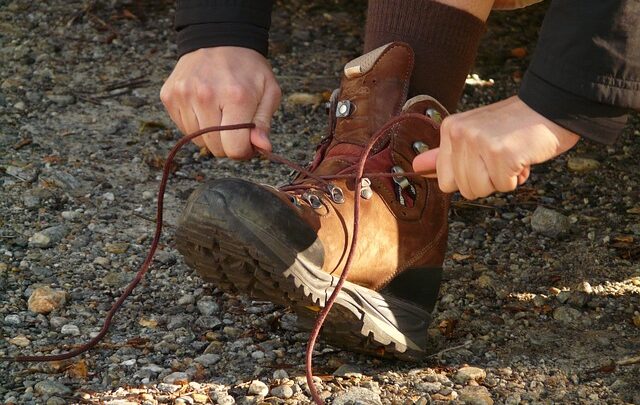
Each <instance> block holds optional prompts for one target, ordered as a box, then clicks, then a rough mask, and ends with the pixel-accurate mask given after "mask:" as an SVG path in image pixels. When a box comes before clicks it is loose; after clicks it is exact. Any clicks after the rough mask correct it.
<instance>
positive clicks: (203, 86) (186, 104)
mask: <svg viewBox="0 0 640 405" xmlns="http://www.w3.org/2000/svg"><path fill="white" fill-rule="evenodd" d="M281 95H282V92H281V90H280V87H279V86H278V83H277V82H276V79H275V76H274V75H273V71H272V70H271V65H270V64H269V62H268V61H267V60H266V59H265V57H264V56H262V55H261V54H260V53H258V52H256V51H254V50H252V49H248V48H240V47H232V46H224V47H216V48H202V49H198V50H196V51H193V52H190V53H187V54H185V55H183V56H182V57H181V58H180V59H179V60H178V63H177V64H176V66H175V68H174V69H173V72H172V73H171V75H170V76H169V78H168V79H167V81H166V82H165V83H164V85H163V86H162V90H161V91H160V98H161V99H162V103H163V104H164V106H165V107H166V109H167V112H168V113H169V115H170V116H171V119H172V120H173V122H175V123H176V125H177V126H178V128H179V129H180V130H181V131H182V133H183V134H185V135H186V134H189V133H192V132H194V131H197V130H199V129H202V128H206V127H211V126H218V125H232V124H241V123H246V122H253V123H255V124H256V128H254V129H251V130H249V129H238V130H234V131H223V132H221V133H220V132H212V133H209V134H206V135H204V136H203V137H201V138H196V140H195V141H194V142H195V143H196V144H197V145H198V146H200V147H203V146H206V147H207V149H209V151H211V153H213V154H214V155H215V156H217V157H224V156H228V157H230V158H233V159H247V158H250V157H251V156H252V155H253V145H255V146H257V147H260V148H262V149H266V150H271V142H270V141H269V137H268V134H269V128H270V125H271V117H272V116H273V113H274V112H275V111H276V110H277V109H278V106H279V104H280V97H281Z"/></svg>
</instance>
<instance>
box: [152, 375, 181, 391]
mask: <svg viewBox="0 0 640 405" xmlns="http://www.w3.org/2000/svg"><path fill="white" fill-rule="evenodd" d="M173 374H175V373H173ZM183 374H184V373H183ZM169 375H171V374H169ZM167 377H169V376H167ZM165 378H166V377H165ZM156 388H158V391H160V392H169V393H171V392H176V391H178V390H179V389H180V386H179V385H176V384H169V383H164V382H161V383H160V384H158V385H156Z"/></svg>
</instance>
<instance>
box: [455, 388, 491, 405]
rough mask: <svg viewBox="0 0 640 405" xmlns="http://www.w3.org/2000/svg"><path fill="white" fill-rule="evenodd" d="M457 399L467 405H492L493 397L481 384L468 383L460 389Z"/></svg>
mask: <svg viewBox="0 0 640 405" xmlns="http://www.w3.org/2000/svg"><path fill="white" fill-rule="evenodd" d="M458 395H459V396H458V400H459V401H460V402H462V403H463V404H468V405H493V399H492V398H491V394H489V390H487V389H486V388H485V387H483V386H478V385H470V386H467V387H464V388H463V389H461V390H460V391H459V393H458Z"/></svg>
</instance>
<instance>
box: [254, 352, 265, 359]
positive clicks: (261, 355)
mask: <svg viewBox="0 0 640 405" xmlns="http://www.w3.org/2000/svg"><path fill="white" fill-rule="evenodd" d="M251 358H252V359H254V360H261V359H264V352H263V351H262V350H256V351H255V352H253V353H251Z"/></svg>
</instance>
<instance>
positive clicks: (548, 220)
mask: <svg viewBox="0 0 640 405" xmlns="http://www.w3.org/2000/svg"><path fill="white" fill-rule="evenodd" d="M569 225H570V222H569V217H567V216H566V215H563V214H561V213H559V212H556V211H554V210H551V209H549V208H545V207H543V206H538V207H537V208H536V210H535V211H534V212H533V215H532V216H531V228H533V230H534V231H536V232H538V233H541V234H543V235H545V236H549V237H551V238H557V237H559V236H562V235H564V234H566V233H567V232H568V231H569Z"/></svg>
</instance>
